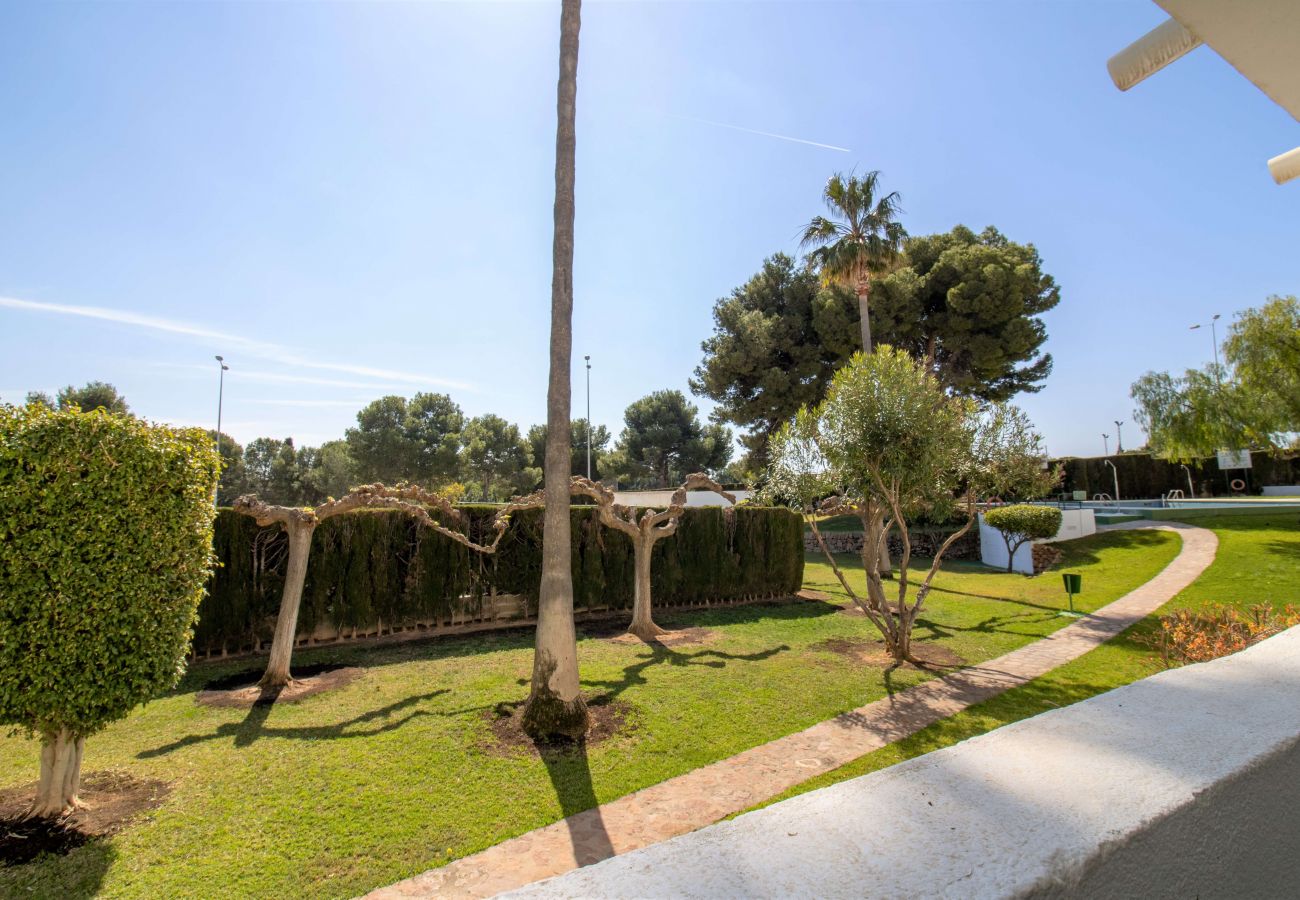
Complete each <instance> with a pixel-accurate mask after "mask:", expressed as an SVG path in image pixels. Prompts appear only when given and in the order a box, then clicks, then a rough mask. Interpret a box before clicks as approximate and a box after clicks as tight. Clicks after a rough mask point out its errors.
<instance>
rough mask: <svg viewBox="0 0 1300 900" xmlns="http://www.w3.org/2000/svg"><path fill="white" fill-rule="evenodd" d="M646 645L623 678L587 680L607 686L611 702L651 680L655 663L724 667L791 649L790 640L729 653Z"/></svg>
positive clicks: (606, 697) (606, 695)
mask: <svg viewBox="0 0 1300 900" xmlns="http://www.w3.org/2000/svg"><path fill="white" fill-rule="evenodd" d="M645 646H646V648H647V649H648V650H649V651H650V652H649V653H640V654H638V655H637V658H638V659H639V660H641V661H640V662H636V663H633V664H631V665H629V666H627V667H625V668H624V669H623V677H622V678H620V679H618V680H617V681H609V680H606V681H586V682H584V684H586V685H588V686H590V687H593V688H604V689H605V693H604V694H602V695H601V698H602V700H603V701H604V702H608V701H609V700H613V699H615V698H617V697H618V696H619V695H621V694H622V693H623V692H624V691H626V690H627V689H628V688H631V687H635V686H637V685H643V684H648V683H649V682H648V679H647V678H646V672H647V670H649V669H652V668H653V667H655V666H661V665H668V666H705V667H707V668H710V669H721V668H725V667H726V665H727V663H728V661H735V662H761V661H762V660H765V659H770V658H771V657H773V656H775V655H776V654H778V653H784V652H785V651H787V650H789V649H790V646H789V645H788V644H781V645H780V646H777V647H769V648H767V649H766V650H759V651H756V652H754V653H727V652H726V651H725V650H696V651H695V652H693V653H683V652H681V651H680V650H674V649H673V648H672V647H669V646H666V645H664V644H661V643H660V642H659V641H656V640H650V641H646V642H645Z"/></svg>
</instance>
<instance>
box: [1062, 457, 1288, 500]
mask: <svg viewBox="0 0 1300 900" xmlns="http://www.w3.org/2000/svg"><path fill="white" fill-rule="evenodd" d="M1107 459H1109V460H1110V461H1111V462H1113V463H1114V464H1115V467H1116V469H1118V471H1119V491H1120V495H1121V496H1122V497H1123V498H1124V499H1126V500H1133V499H1155V498H1157V497H1160V496H1162V495H1163V494H1167V493H1169V492H1170V491H1172V490H1175V489H1177V490H1181V491H1183V492H1184V493H1186V492H1187V472H1186V471H1184V469H1183V467H1182V466H1181V465H1179V464H1178V463H1176V462H1170V461H1169V460H1165V459H1160V458H1159V457H1155V456H1152V455H1151V454H1149V453H1121V454H1118V455H1115V456H1094V457H1066V458H1064V459H1060V460H1057V462H1058V463H1060V465H1061V469H1062V471H1063V475H1064V477H1063V479H1062V481H1061V487H1060V490H1062V491H1065V492H1066V493H1067V494H1068V493H1069V492H1071V491H1086V492H1087V494H1088V499H1089V500H1091V499H1092V497H1093V495H1094V494H1099V493H1105V494H1114V493H1115V478H1114V475H1113V474H1112V472H1111V470H1110V466H1108V465H1106V464H1105V460H1107ZM1250 461H1251V466H1252V468H1251V469H1250V470H1249V471H1248V472H1247V473H1245V474H1243V473H1242V472H1240V471H1232V472H1223V471H1220V469H1219V463H1218V461H1217V460H1216V459H1215V458H1214V457H1212V456H1211V457H1207V458H1204V459H1198V460H1194V461H1192V462H1190V463H1188V464H1187V467H1188V468H1189V469H1191V470H1192V482H1193V483H1194V484H1195V485H1196V494H1197V496H1200V495H1201V492H1202V491H1203V490H1204V489H1208V490H1209V493H1210V495H1211V496H1215V497H1222V496H1227V495H1228V494H1230V493H1232V491H1231V489H1230V488H1229V482H1230V481H1231V480H1232V479H1233V478H1244V479H1245V481H1246V484H1247V485H1248V487H1247V489H1246V493H1249V494H1258V493H1260V486H1262V485H1266V484H1300V457H1293V458H1287V457H1284V456H1274V455H1272V454H1270V453H1261V452H1255V453H1252V454H1251V455H1250Z"/></svg>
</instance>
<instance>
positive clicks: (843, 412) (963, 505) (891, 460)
mask: <svg viewBox="0 0 1300 900" xmlns="http://www.w3.org/2000/svg"><path fill="white" fill-rule="evenodd" d="M1043 458H1044V454H1043V452H1042V447H1041V440H1040V438H1039V437H1038V435H1037V434H1035V433H1034V432H1033V429H1032V428H1031V427H1030V424H1029V421H1028V419H1027V418H1026V416H1025V415H1024V413H1023V412H1021V411H1020V410H1018V409H1015V408H1014V407H1009V406H993V407H989V408H987V409H985V410H984V411H981V410H980V409H979V407H978V406H977V405H976V404H975V402H974V401H972V400H969V399H966V398H962V397H953V396H949V395H948V394H947V393H945V391H944V390H943V387H942V386H941V385H940V384H939V382H938V380H936V378H935V377H934V375H933V374H931V373H930V372H928V371H927V369H926V366H925V365H924V364H923V363H920V362H918V361H916V360H914V359H913V358H912V357H911V356H909V355H908V354H907V353H905V352H903V351H901V350H895V349H894V348H892V347H890V346H888V345H881V346H880V347H879V349H878V350H877V351H876V352H875V353H873V354H872V355H870V356H867V355H865V354H861V353H859V354H857V355H856V356H854V357H853V359H852V360H851V361H850V362H849V364H848V365H847V366H846V367H845V368H843V369H841V370H840V371H839V372H837V373H836V375H835V377H834V379H833V380H832V382H831V386H830V389H829V391H828V393H827V396H826V399H825V400H824V401H823V402H821V403H820V404H818V405H817V406H816V407H813V408H809V407H804V408H803V409H801V410H800V411H799V413H798V415H797V416H796V417H795V419H794V421H792V422H791V423H789V424H787V425H786V426H785V427H783V428H782V429H781V430H780V431H779V432H778V433H777V435H776V437H775V438H774V440H773V447H772V462H771V465H770V468H769V471H768V484H767V486H766V487H765V492H766V493H767V494H768V495H769V496H770V497H772V498H777V499H783V500H785V501H786V502H790V503H792V504H794V505H796V506H798V507H799V508H800V509H802V510H803V511H804V513H805V515H806V517H807V518H808V520H809V523H810V525H811V527H812V531H813V534H814V536H815V537H816V540H817V541H818V544H819V545H820V547H821V549H822V551H823V552H824V553H825V555H826V558H827V561H828V562H829V563H830V565H831V568H832V570H833V571H834V572H835V575H836V577H837V578H838V579H839V581H840V584H841V585H842V586H843V587H844V590H845V592H846V593H847V594H848V596H849V597H850V599H851V600H852V601H853V602H854V604H856V605H857V606H858V608H859V609H861V610H862V612H863V614H864V615H865V616H866V617H867V618H868V619H869V620H870V621H871V622H872V623H873V624H874V625H875V626H876V627H877V628H878V629H880V632H881V634H882V635H883V636H884V639H885V646H886V648H887V649H888V651H889V652H890V654H891V655H892V656H893V658H894V659H895V660H896V661H897V662H899V663H902V662H914V663H915V662H917V660H916V659H915V658H914V657H913V655H912V651H911V639H912V626H913V624H914V623H915V621H916V618H917V615H918V614H919V613H920V611H921V608H922V605H923V604H924V602H925V599H926V596H927V595H928V594H929V592H930V585H931V582H932V581H933V580H934V576H935V573H936V572H938V570H939V565H940V563H941V562H942V560H943V556H944V554H945V553H946V552H947V551H948V549H949V548H950V547H951V546H952V545H953V543H955V542H956V541H957V540H958V539H959V538H960V537H961V536H962V535H964V534H965V533H966V532H967V531H968V530H969V529H970V527H971V525H972V523H973V522H974V521H975V515H976V501H977V499H978V498H980V497H988V496H993V495H997V496H1001V495H1003V494H1016V495H1019V494H1025V493H1032V492H1034V491H1035V490H1039V489H1045V488H1043V485H1046V484H1048V482H1049V480H1050V478H1051V473H1048V472H1045V471H1044V469H1043V467H1042V461H1043ZM957 511H960V512H961V513H963V514H964V519H965V521H964V522H963V523H962V525H961V527H960V528H959V529H957V530H956V531H954V532H953V533H952V534H950V535H949V536H948V537H947V539H946V540H944V542H943V543H942V544H941V545H940V546H939V548H938V550H937V551H936V552H935V554H934V558H933V559H932V560H931V563H930V567H929V569H928V571H927V572H926V574H925V576H924V577H923V579H922V581H921V583H920V585H919V586H918V587H917V589H916V592H915V596H914V597H913V598H912V599H911V600H910V602H909V592H910V591H911V588H912V584H911V577H910V572H909V566H910V563H911V557H912V544H911V539H910V537H909V535H908V521H909V519H911V518H914V517H915V516H916V515H917V514H918V513H924V512H928V513H930V514H931V515H936V514H944V515H951V514H955V513H956V512H957ZM843 513H854V514H857V515H860V516H861V517H862V519H863V522H864V525H865V528H866V531H865V539H864V541H863V546H862V567H863V569H864V570H865V572H866V576H867V595H866V596H865V597H863V596H860V595H859V594H858V592H857V591H855V590H854V589H853V587H852V586H851V585H850V583H849V581H848V579H846V578H845V577H844V573H843V572H842V571H841V569H840V567H839V564H838V562H837V561H836V559H835V557H834V556H833V555H832V554H831V553H830V551H829V550H828V549H827V547H826V542H825V541H824V540H823V539H822V535H821V531H820V530H819V529H818V527H817V517H818V515H826V514H833V515H839V514H843ZM895 531H896V532H897V534H898V537H899V540H900V542H901V544H902V555H901V557H900V559H899V566H898V576H897V582H896V585H895V588H896V594H895V597H894V599H893V601H892V602H891V600H890V599H889V597H888V596H887V594H886V587H885V584H884V580H883V575H882V572H881V561H880V556H881V550H882V549H883V548H884V547H885V545H886V541H887V540H888V538H889V535H890V533H891V532H895Z"/></svg>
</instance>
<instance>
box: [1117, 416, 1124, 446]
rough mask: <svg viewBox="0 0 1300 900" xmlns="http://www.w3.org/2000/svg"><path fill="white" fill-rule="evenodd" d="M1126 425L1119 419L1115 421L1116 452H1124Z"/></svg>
mask: <svg viewBox="0 0 1300 900" xmlns="http://www.w3.org/2000/svg"><path fill="white" fill-rule="evenodd" d="M1123 428H1124V423H1123V422H1121V421H1120V420H1119V419H1116V420H1115V452H1116V453H1123V452H1124V431H1123Z"/></svg>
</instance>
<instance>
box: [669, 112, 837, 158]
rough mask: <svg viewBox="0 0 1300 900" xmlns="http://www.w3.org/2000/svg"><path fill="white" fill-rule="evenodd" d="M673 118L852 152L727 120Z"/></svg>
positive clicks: (675, 116) (692, 117) (677, 116)
mask: <svg viewBox="0 0 1300 900" xmlns="http://www.w3.org/2000/svg"><path fill="white" fill-rule="evenodd" d="M669 115H672V116H673V118H676V119H686V120H687V121H688V122H699V123H700V124H702V125H713V126H715V127H717V128H730V129H731V130H732V131H743V132H745V133H746V134H757V135H761V136H763V137H770V138H776V139H777V140H780V141H790V142H791V143H795V144H807V145H808V146H810V147H821V148H822V149H823V150H835V151H838V152H840V153H852V152H853V151H852V150H850V149H849V148H848V147H836V146H835V145H834V144H822V143H819V142H818V141H806V140H804V139H803V138H797V137H790V136H789V135H788V134H776V133H774V132H771V131H759V130H758V129H757V128H745V127H744V126H741V125H728V124H727V123H726V122H714V121H713V120H711V119H697V118H696V117H695V116H680V115H676V114H673V113H670V114H669Z"/></svg>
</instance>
